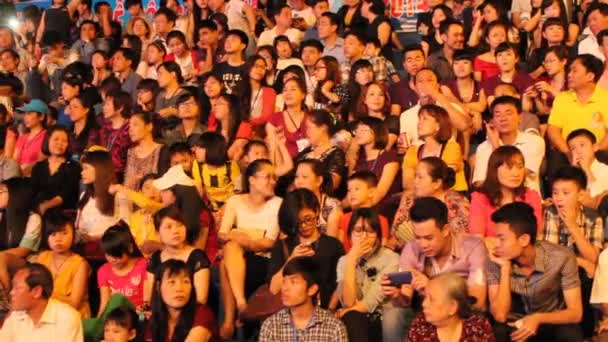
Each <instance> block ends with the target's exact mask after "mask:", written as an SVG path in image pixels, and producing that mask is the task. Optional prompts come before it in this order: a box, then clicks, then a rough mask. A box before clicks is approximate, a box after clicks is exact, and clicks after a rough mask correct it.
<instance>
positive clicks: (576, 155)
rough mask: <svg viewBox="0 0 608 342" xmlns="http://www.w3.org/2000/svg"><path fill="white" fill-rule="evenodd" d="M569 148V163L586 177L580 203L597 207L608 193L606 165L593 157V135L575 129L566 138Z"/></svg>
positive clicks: (607, 168) (594, 150)
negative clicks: (583, 194)
mask: <svg viewBox="0 0 608 342" xmlns="http://www.w3.org/2000/svg"><path fill="white" fill-rule="evenodd" d="M566 141H567V142H568V147H569V149H570V154H571V155H572V157H571V162H570V163H571V164H572V165H573V166H576V167H578V168H580V169H581V170H583V171H584V172H585V176H586V177H587V187H586V189H584V190H586V192H585V196H584V197H583V199H582V204H583V205H585V206H587V207H590V208H592V209H598V208H599V206H600V203H601V202H602V199H603V198H604V196H605V195H606V194H608V165H606V164H604V163H602V162H600V161H599V160H597V158H596V157H595V152H596V148H597V147H596V142H597V141H596V139H595V135H593V133H591V132H590V131H588V130H586V129H584V128H583V129H577V130H574V131H572V132H570V134H568V138H567V140H566Z"/></svg>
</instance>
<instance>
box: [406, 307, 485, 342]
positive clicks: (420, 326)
mask: <svg viewBox="0 0 608 342" xmlns="http://www.w3.org/2000/svg"><path fill="white" fill-rule="evenodd" d="M406 340H407V341H416V342H439V336H437V328H435V326H434V325H432V324H431V323H429V322H427V321H426V320H425V319H424V314H420V315H418V317H416V319H414V321H413V322H412V326H411V327H410V331H409V333H408V335H407V339H406ZM477 341H484V342H495V341H496V337H494V332H493V330H492V326H491V325H490V323H489V322H488V320H487V319H486V318H485V317H483V316H481V315H475V314H473V315H471V316H470V317H469V318H466V319H464V320H462V332H461V333H460V339H458V342H477Z"/></svg>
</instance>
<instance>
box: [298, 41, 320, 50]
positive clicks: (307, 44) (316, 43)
mask: <svg viewBox="0 0 608 342" xmlns="http://www.w3.org/2000/svg"><path fill="white" fill-rule="evenodd" d="M305 47H311V48H313V49H317V51H319V53H323V49H324V47H323V43H321V41H320V40H318V39H307V40H305V41H303V42H302V43H301V44H300V51H304V48H305Z"/></svg>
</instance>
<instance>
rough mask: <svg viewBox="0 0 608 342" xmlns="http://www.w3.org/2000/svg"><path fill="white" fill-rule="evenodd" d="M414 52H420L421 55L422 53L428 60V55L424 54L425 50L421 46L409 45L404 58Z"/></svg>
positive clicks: (404, 52)
mask: <svg viewBox="0 0 608 342" xmlns="http://www.w3.org/2000/svg"><path fill="white" fill-rule="evenodd" d="M412 51H420V53H422V55H423V56H424V57H425V58H426V54H425V53H424V50H423V49H422V45H420V44H408V45H406V46H405V47H404V48H403V56H404V57H405V55H407V53H408V52H412Z"/></svg>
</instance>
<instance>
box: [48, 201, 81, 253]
mask: <svg viewBox="0 0 608 342" xmlns="http://www.w3.org/2000/svg"><path fill="white" fill-rule="evenodd" d="M66 229H71V230H72V233H73V234H72V246H71V247H72V248H73V247H74V240H75V239H76V230H75V227H74V217H73V215H69V214H68V213H65V212H63V211H61V210H59V209H51V210H48V211H47V212H46V213H44V215H43V217H42V239H40V249H41V250H50V249H51V248H50V247H49V237H50V236H51V235H53V234H55V233H57V232H63V231H65V230H66Z"/></svg>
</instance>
